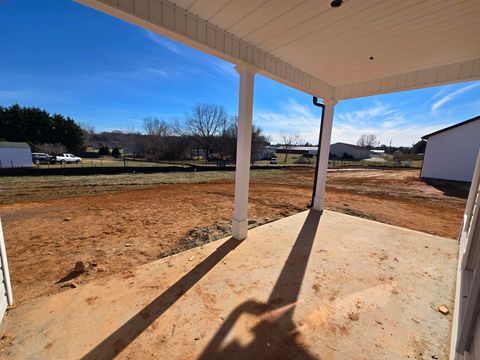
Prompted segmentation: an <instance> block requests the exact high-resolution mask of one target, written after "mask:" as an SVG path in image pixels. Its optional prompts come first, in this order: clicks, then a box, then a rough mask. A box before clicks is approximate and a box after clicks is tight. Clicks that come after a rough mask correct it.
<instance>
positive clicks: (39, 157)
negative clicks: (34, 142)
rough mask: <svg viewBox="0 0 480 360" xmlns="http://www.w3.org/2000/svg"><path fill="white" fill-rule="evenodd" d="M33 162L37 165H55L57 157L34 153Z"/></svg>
mask: <svg viewBox="0 0 480 360" xmlns="http://www.w3.org/2000/svg"><path fill="white" fill-rule="evenodd" d="M32 162H33V163H34V164H35V165H40V164H55V157H54V156H52V155H48V154H45V153H32Z"/></svg>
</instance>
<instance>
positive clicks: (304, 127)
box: [254, 100, 449, 146]
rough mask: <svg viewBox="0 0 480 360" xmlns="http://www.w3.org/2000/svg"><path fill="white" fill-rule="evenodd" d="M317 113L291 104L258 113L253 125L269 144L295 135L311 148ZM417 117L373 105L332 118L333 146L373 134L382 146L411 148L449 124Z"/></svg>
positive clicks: (311, 109)
mask: <svg viewBox="0 0 480 360" xmlns="http://www.w3.org/2000/svg"><path fill="white" fill-rule="evenodd" d="M320 116H321V114H320V110H317V111H316V110H315V108H313V107H311V106H304V105H301V104H299V103H297V102H295V101H293V100H290V101H288V102H287V103H286V105H284V106H283V107H282V109H281V111H279V112H257V113H255V114H254V122H255V124H256V125H258V126H260V127H261V128H262V129H263V130H264V131H265V133H266V134H267V135H269V136H270V137H271V138H272V142H273V143H275V142H280V140H281V135H282V134H284V133H288V134H297V135H299V136H300V138H301V140H302V141H308V142H310V143H312V144H316V143H317V142H318V133H319V127H320ZM422 120H423V119H422V118H420V117H419V115H416V116H415V118H413V117H410V116H407V115H406V114H404V113H403V112H402V111H400V110H399V109H396V108H393V107H391V106H390V105H388V104H384V103H375V104H373V105H372V106H369V107H365V108H363V109H359V110H356V111H351V112H339V111H338V110H337V113H336V114H335V119H334V122H333V131H332V143H335V142H346V143H351V144H355V143H356V142H357V140H358V138H359V137H360V135H362V134H374V135H376V136H377V138H378V139H379V140H380V142H381V143H383V144H389V142H390V140H392V145H394V146H401V145H405V146H410V145H412V144H413V143H415V142H417V141H419V140H420V138H421V137H422V136H423V135H426V134H428V133H431V132H433V131H436V130H438V129H441V128H443V127H446V126H448V125H449V124H447V123H445V122H442V123H434V124H432V123H428V124H427V123H425V121H422Z"/></svg>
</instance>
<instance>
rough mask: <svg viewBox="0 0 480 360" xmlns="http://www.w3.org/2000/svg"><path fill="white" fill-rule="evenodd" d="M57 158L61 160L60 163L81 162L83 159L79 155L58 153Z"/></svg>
mask: <svg viewBox="0 0 480 360" xmlns="http://www.w3.org/2000/svg"><path fill="white" fill-rule="evenodd" d="M55 160H56V162H59V163H60V164H67V163H76V164H80V162H81V161H82V159H81V158H79V157H78V156H75V155H72V154H60V155H57V157H56V159H55Z"/></svg>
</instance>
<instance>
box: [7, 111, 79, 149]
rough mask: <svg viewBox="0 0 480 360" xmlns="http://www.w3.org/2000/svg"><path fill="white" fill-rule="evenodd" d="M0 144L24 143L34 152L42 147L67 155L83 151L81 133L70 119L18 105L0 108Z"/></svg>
mask: <svg viewBox="0 0 480 360" xmlns="http://www.w3.org/2000/svg"><path fill="white" fill-rule="evenodd" d="M0 140H3V141H14V142H18V141H19V142H28V143H29V144H30V145H31V146H32V148H33V149H34V150H35V148H36V147H39V146H41V145H43V144H50V145H51V148H55V147H61V148H65V149H66V150H68V151H71V152H79V151H82V150H83V148H84V144H83V132H82V129H81V128H80V126H79V125H78V124H77V123H75V121H74V120H73V119H72V118H70V117H68V116H67V117H64V116H63V115H60V114H50V113H48V112H47V111H45V110H41V109H39V108H36V107H21V106H20V105H18V104H15V105H12V106H10V107H3V106H0Z"/></svg>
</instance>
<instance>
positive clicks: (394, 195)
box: [0, 168, 465, 304]
mask: <svg viewBox="0 0 480 360" xmlns="http://www.w3.org/2000/svg"><path fill="white" fill-rule="evenodd" d="M312 181H313V170H312V169H311V168H307V169H299V168H297V169H290V170H284V171H275V172H273V173H272V172H271V173H265V175H258V174H257V175H256V176H254V177H253V181H252V182H251V186H250V207H249V216H250V218H252V219H253V220H252V226H255V225H258V224H263V223H266V222H269V221H273V220H275V219H279V218H281V217H285V216H289V215H292V214H294V213H297V212H300V211H302V210H305V209H306V207H307V205H308V204H309V202H310V197H311V191H312V190H311V189H312V188H311V186H312V185H311V184H312ZM233 190H234V185H233V181H232V180H231V179H226V180H225V179H222V180H214V181H208V182H205V183H189V184H185V183H182V184H162V185H158V184H155V185H149V186H148V187H145V188H135V189H134V190H128V187H119V190H117V191H112V189H110V190H109V191H108V192H106V193H103V194H99V193H98V189H96V190H95V195H91V192H89V190H88V189H85V192H84V194H83V195H79V194H75V195H74V196H67V195H65V196H62V197H60V198H52V199H50V198H48V197H45V194H38V196H36V195H35V194H33V195H31V196H30V195H29V197H28V198H27V199H23V201H22V202H17V203H13V204H4V205H0V215H1V217H2V221H3V226H4V235H5V239H6V244H7V251H8V255H9V264H10V269H11V277H12V283H13V291H14V293H15V298H16V303H17V304H19V303H22V302H25V301H28V300H32V299H35V298H37V297H39V296H42V295H47V294H52V293H55V292H58V291H61V290H62V289H63V287H65V285H66V286H67V287H68V286H70V287H72V286H79V285H81V284H82V283H85V282H89V281H91V280H94V279H96V278H99V277H103V276H105V275H108V274H113V273H118V272H126V274H128V271H129V270H131V269H132V268H133V267H136V266H138V265H140V264H143V263H146V262H149V261H151V260H154V259H157V258H158V257H161V256H162V255H164V254H165V253H167V254H168V253H170V252H172V250H175V249H184V248H188V247H191V246H193V245H195V244H199V243H202V242H207V241H210V240H212V239H215V238H221V237H225V236H228V234H229V232H230V225H229V223H230V219H231V217H232V210H233V209H232V207H233ZM446 191H447V192H451V193H452V194H453V195H455V196H450V195H445V192H446ZM18 192H19V193H21V189H18ZM464 196H465V189H456V188H452V187H448V186H447V187H445V186H443V188H442V186H437V187H433V186H430V185H427V184H425V183H424V182H422V181H420V180H419V179H418V171H412V170H382V171H347V172H331V173H329V176H328V189H327V196H326V207H327V208H328V209H331V210H336V211H341V212H345V213H348V214H351V215H357V216H361V217H365V218H369V219H372V220H376V221H380V222H384V223H388V224H393V225H397V226H401V227H407V228H410V229H414V230H419V231H423V232H428V233H431V234H436V235H440V236H443V237H449V238H452V239H455V238H456V236H457V233H458V231H459V227H460V221H461V217H462V214H463V210H464V206H465V200H464V199H463V198H462V197H464ZM339 226H341V224H339ZM79 260H81V261H83V262H84V265H85V266H86V269H85V271H82V272H74V271H73V269H74V266H75V263H76V262H77V261H79Z"/></svg>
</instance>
